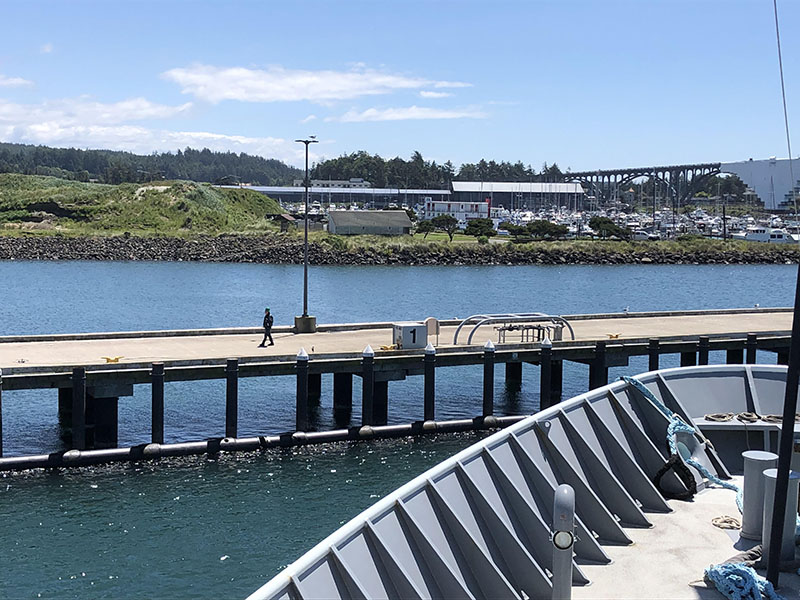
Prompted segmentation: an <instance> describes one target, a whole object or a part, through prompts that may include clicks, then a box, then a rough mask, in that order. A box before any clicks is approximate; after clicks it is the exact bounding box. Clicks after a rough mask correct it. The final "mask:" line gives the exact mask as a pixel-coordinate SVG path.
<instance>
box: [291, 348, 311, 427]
mask: <svg viewBox="0 0 800 600" xmlns="http://www.w3.org/2000/svg"><path fill="white" fill-rule="evenodd" d="M295 368H296V370H297V396H296V406H295V426H294V427H295V430H296V431H305V430H306V429H308V354H307V353H306V349H305V348H300V352H298V353H297V365H296V366H295Z"/></svg>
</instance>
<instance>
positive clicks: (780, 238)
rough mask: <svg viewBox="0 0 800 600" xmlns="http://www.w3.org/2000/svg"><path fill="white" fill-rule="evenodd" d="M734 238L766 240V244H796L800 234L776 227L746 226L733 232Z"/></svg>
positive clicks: (749, 240)
mask: <svg viewBox="0 0 800 600" xmlns="http://www.w3.org/2000/svg"><path fill="white" fill-rule="evenodd" d="M731 237H733V238H734V239H737V240H745V241H747V242H766V243H768V244H797V243H798V242H800V236H796V235H794V234H791V233H789V232H788V231H786V230H784V229H778V228H776V227H748V228H747V229H746V230H745V231H741V232H737V233H733V234H732V235H731Z"/></svg>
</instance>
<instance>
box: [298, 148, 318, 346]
mask: <svg viewBox="0 0 800 600" xmlns="http://www.w3.org/2000/svg"><path fill="white" fill-rule="evenodd" d="M316 138H317V136H315V135H310V136H308V139H305V140H295V142H298V143H301V144H305V146H306V176H305V178H304V179H303V185H304V186H305V188H306V194H305V196H306V203H305V206H306V209H305V215H304V219H303V223H305V227H304V235H303V315H302V316H301V317H295V318H294V328H295V330H296V331H297V333H314V332H315V331H316V330H317V319H316V317H310V316H308V145H309V144H316V143H317V142H318V140H317V139H316Z"/></svg>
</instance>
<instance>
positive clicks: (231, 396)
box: [225, 358, 239, 438]
mask: <svg viewBox="0 0 800 600" xmlns="http://www.w3.org/2000/svg"><path fill="white" fill-rule="evenodd" d="M225 379H226V386H225V437H228V438H235V437H236V436H237V435H238V432H239V360H238V359H236V358H229V359H228V363H227V364H226V365H225Z"/></svg>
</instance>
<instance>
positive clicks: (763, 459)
mask: <svg viewBox="0 0 800 600" xmlns="http://www.w3.org/2000/svg"><path fill="white" fill-rule="evenodd" d="M742 458H744V491H743V492H742V533H741V536H742V537H743V538H747V539H748V540H760V539H761V526H762V524H763V523H762V521H763V519H764V471H765V470H766V469H774V468H775V467H776V466H777V465H778V455H777V454H773V453H772V452H763V451H761V450H748V451H746V452H742Z"/></svg>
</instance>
